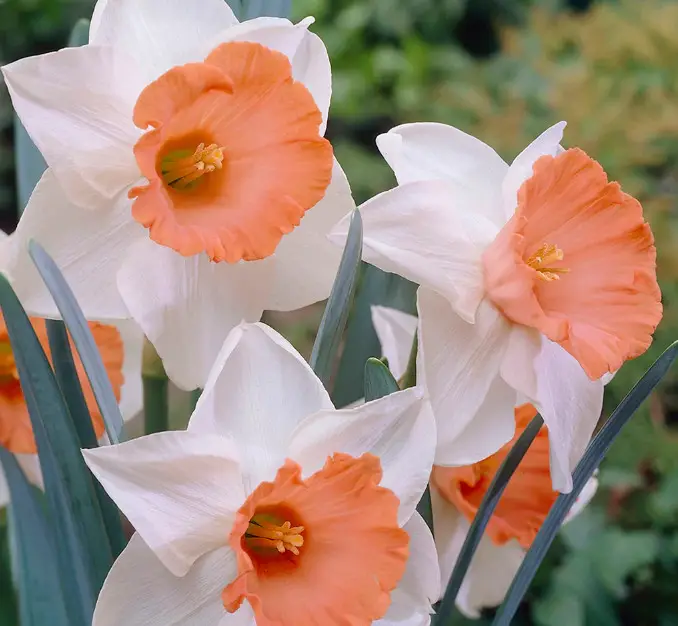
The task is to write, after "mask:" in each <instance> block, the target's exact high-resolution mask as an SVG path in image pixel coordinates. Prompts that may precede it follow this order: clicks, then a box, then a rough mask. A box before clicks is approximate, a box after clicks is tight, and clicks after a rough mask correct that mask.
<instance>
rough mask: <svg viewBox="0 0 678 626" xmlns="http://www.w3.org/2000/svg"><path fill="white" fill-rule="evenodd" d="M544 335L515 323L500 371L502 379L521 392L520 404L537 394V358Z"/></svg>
mask: <svg viewBox="0 0 678 626" xmlns="http://www.w3.org/2000/svg"><path fill="white" fill-rule="evenodd" d="M541 341H542V336H541V334H540V333H539V331H537V330H535V329H533V328H528V327H527V326H521V325H520V324H514V325H513V326H512V327H511V335H510V336H509V340H508V346H507V347H506V353H505V354H504V360H503V361H502V364H501V368H500V373H501V377H502V379H503V380H504V381H505V382H506V383H508V385H510V386H511V387H513V389H515V390H516V391H517V392H518V393H519V394H520V396H519V399H518V404H524V403H525V402H528V401H530V399H532V398H535V397H536V396H537V370H536V367H537V360H538V358H539V353H540V352H541Z"/></svg>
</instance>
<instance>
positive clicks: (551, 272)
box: [527, 243, 570, 281]
mask: <svg viewBox="0 0 678 626" xmlns="http://www.w3.org/2000/svg"><path fill="white" fill-rule="evenodd" d="M564 258H565V255H564V253H563V251H562V250H561V249H560V248H559V247H558V246H556V245H554V244H552V243H545V244H543V245H542V246H541V247H540V248H539V249H538V250H537V251H536V252H535V253H534V254H533V255H532V256H531V257H530V258H529V259H527V264H528V265H529V266H530V267H531V268H532V269H534V270H537V272H539V277H540V278H541V279H542V280H546V281H552V280H560V276H559V274H567V272H569V271H570V270H569V269H568V268H566V267H553V265H552V264H553V263H558V262H560V261H562V260H563V259H564Z"/></svg>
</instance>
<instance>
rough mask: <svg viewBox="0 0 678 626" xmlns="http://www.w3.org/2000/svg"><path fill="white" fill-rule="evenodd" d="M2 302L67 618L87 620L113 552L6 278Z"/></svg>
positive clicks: (56, 392) (65, 415) (0, 289)
mask: <svg viewBox="0 0 678 626" xmlns="http://www.w3.org/2000/svg"><path fill="white" fill-rule="evenodd" d="M0 307H1V308H2V314H3V316H4V320H5V324H6V326H7V332H8V334H9V338H10V343H11V345H12V351H13V354H14V358H15V362H16V366H17V370H18V372H19V378H20V382H21V388H22V391H23V394H24V398H25V400H26V405H27V407H28V412H29V415H30V418H31V425H32V427H33V433H34V435H35V441H36V444H37V449H38V456H39V458H40V466H41V469H42V474H43V479H44V483H45V493H46V496H47V502H48V504H49V510H50V517H51V519H52V521H53V523H54V526H55V530H56V533H57V537H58V539H57V558H58V561H59V567H60V575H61V578H62V583H63V585H64V597H65V601H66V608H67V611H68V617H69V620H70V622H69V624H71V625H72V626H81V625H82V626H88V625H89V624H90V623H91V619H92V612H93V610H94V606H95V603H96V598H97V595H98V593H99V590H100V588H101V585H102V584H103V581H104V579H105V577H106V574H107V573H108V570H109V569H110V567H111V565H112V562H113V556H112V553H111V548H110V545H109V542H108V536H107V534H106V529H105V527H104V522H103V519H102V515H101V510H100V508H99V504H98V501H97V498H96V495H95V491H94V485H93V481H92V477H91V474H90V473H89V470H88V469H87V466H86V465H85V462H84V459H83V457H82V453H81V452H80V447H79V445H78V438H77V433H76V431H75V427H74V425H73V422H72V419H71V416H70V414H69V412H68V408H67V406H66V403H65V401H64V399H63V396H62V394H61V390H60V389H59V386H58V383H57V380H56V377H55V376H54V373H53V371H52V368H51V366H50V364H49V361H48V360H47V356H46V355H45V352H44V350H43V349H42V346H41V345H40V341H39V340H38V337H37V336H36V334H35V331H34V329H33V326H32V324H31V322H30V320H29V319H28V316H27V315H26V312H25V311H24V310H23V307H22V306H21V304H20V302H19V300H18V298H17V297H16V294H15V293H14V290H13V289H12V287H11V285H10V284H9V282H8V281H7V279H6V278H5V277H4V276H2V275H0Z"/></svg>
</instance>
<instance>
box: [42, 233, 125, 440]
mask: <svg viewBox="0 0 678 626" xmlns="http://www.w3.org/2000/svg"><path fill="white" fill-rule="evenodd" d="M28 250H29V252H30V255H31V258H32V259H33V262H34V263H35V266H36V267H37V268H38V272H40V276H42V279H43V281H45V284H46V285H47V289H49V292H50V293H51V294H52V298H54V302H55V303H56V305H57V308H58V309H59V313H61V317H62V318H63V320H64V323H65V324H66V328H68V332H69V333H70V335H71V338H72V339H73V343H74V344H75V347H76V349H77V351H78V354H79V355H80V360H81V361H82V365H83V367H84V368H85V372H86V373H87V378H88V379H89V382H90V384H91V385H92V391H93V392H94V397H95V398H96V401H97V404H98V405H99V411H101V416H102V417H103V419H104V424H105V425H106V433H107V434H108V438H109V439H110V440H111V443H119V442H120V439H121V438H122V437H123V434H124V430H123V422H122V415H121V414H120V407H119V406H118V401H117V399H116V397H115V393H114V392H113V388H112V387H111V383H110V381H109V379H108V374H107V372H106V368H105V367H104V363H103V361H102V359H101V355H100V354H99V350H98V349H97V346H96V343H95V342H94V337H93V336H92V331H91V330H90V328H89V324H88V323H87V320H86V319H85V316H84V315H83V312H82V310H81V309H80V306H79V305H78V302H77V300H76V299H75V296H74V295H73V291H72V290H71V288H70V287H69V285H68V283H67V282H66V279H65V278H64V276H63V274H62V273H61V271H60V270H59V268H58V267H57V265H56V263H55V262H54V260H53V259H52V257H50V256H49V254H47V252H46V251H45V249H44V248H43V247H42V246H41V245H40V244H39V243H37V242H36V241H31V242H30V243H29V245H28Z"/></svg>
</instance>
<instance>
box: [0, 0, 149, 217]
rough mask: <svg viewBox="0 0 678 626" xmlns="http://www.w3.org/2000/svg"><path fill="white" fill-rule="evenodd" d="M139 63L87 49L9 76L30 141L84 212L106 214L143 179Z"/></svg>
mask: <svg viewBox="0 0 678 626" xmlns="http://www.w3.org/2000/svg"><path fill="white" fill-rule="evenodd" d="M113 4H114V5H119V4H120V3H118V2H115V3H113ZM133 59H134V57H130V58H128V57H126V56H123V55H120V54H117V53H116V52H115V51H114V50H113V49H111V48H100V47H92V46H83V47H79V48H65V49H63V50H60V51H59V52H52V53H49V54H45V55H41V56H36V57H28V58H25V59H22V60H20V61H17V62H16V63H12V64H11V65H7V66H5V67H4V68H3V73H4V74H5V78H6V81H7V86H8V88H9V91H10V94H11V96H12V103H13V104H14V108H15V109H16V111H17V113H18V115H19V117H20V118H21V121H22V122H23V124H24V126H25V127H26V130H27V131H28V134H29V135H30V136H31V139H33V141H34V142H35V145H36V146H37V147H38V148H39V149H40V152H41V153H42V155H43V156H44V157H45V161H46V162H47V164H48V165H49V166H50V167H51V168H52V170H53V171H54V174H55V175H56V177H57V179H58V180H59V183H60V184H61V186H62V188H63V190H64V193H65V194H66V196H67V197H68V198H69V199H70V200H71V201H72V202H74V203H75V204H77V205H78V206H80V207H83V208H86V209H93V208H101V207H105V206H106V205H107V203H108V202H110V201H111V200H112V199H113V198H114V197H115V196H116V195H118V194H119V193H120V191H121V190H123V188H125V187H127V186H129V185H131V184H132V183H134V182H135V181H136V180H137V179H138V178H139V169H138V167H137V164H136V161H135V158H134V153H133V151H132V149H133V147H134V144H135V142H136V140H137V139H138V138H139V136H140V134H141V131H140V130H139V129H138V128H136V127H135V126H134V124H133V122H132V110H133V107H134V103H135V101H136V98H137V96H138V94H139V92H140V91H141V89H142V88H143V86H144V82H143V79H142V78H141V77H140V75H139V73H138V71H137V67H138V65H139V64H137V63H135V62H134V61H133Z"/></svg>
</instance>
